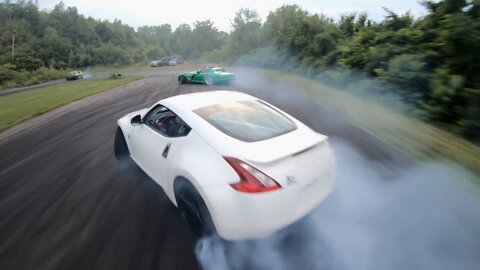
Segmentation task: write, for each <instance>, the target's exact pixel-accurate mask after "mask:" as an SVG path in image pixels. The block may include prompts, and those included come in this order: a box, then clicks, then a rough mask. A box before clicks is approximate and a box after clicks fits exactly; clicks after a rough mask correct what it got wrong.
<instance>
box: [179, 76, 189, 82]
mask: <svg viewBox="0 0 480 270" xmlns="http://www.w3.org/2000/svg"><path fill="white" fill-rule="evenodd" d="M178 82H179V83H180V84H184V83H186V82H187V78H185V77H183V76H180V77H179V78H178Z"/></svg>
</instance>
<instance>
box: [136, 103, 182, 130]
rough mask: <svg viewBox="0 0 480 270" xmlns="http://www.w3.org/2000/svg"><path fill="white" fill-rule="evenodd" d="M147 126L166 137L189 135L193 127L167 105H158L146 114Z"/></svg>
mask: <svg viewBox="0 0 480 270" xmlns="http://www.w3.org/2000/svg"><path fill="white" fill-rule="evenodd" d="M144 122H145V124H146V125H147V126H149V127H150V128H152V129H153V130H155V131H157V132H158V133H160V134H162V135H163V136H166V137H183V136H187V135H188V133H189V132H190V130H191V128H190V127H189V126H188V125H187V124H186V123H185V122H184V121H183V120H182V119H181V118H180V117H178V116H177V115H176V114H175V113H174V112H172V111H171V110H170V109H168V108H167V107H165V106H162V105H157V106H155V107H154V108H152V109H151V110H150V112H148V113H147V115H145V119H144Z"/></svg>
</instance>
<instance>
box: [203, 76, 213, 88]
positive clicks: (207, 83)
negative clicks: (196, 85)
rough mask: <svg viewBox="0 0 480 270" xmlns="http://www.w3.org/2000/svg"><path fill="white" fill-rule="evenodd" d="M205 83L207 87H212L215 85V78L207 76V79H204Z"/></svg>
mask: <svg viewBox="0 0 480 270" xmlns="http://www.w3.org/2000/svg"><path fill="white" fill-rule="evenodd" d="M203 83H205V84H206V85H209V86H210V85H212V84H213V78H212V76H207V77H205V79H203Z"/></svg>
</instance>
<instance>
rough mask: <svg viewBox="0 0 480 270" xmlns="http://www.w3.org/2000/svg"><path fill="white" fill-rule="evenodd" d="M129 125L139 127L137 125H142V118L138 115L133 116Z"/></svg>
mask: <svg viewBox="0 0 480 270" xmlns="http://www.w3.org/2000/svg"><path fill="white" fill-rule="evenodd" d="M130 123H131V124H132V125H139V124H141V123H142V117H141V116H140V114H138V115H135V116H134V117H133V118H132V120H131V121H130Z"/></svg>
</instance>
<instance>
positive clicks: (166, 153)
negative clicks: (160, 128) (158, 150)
mask: <svg viewBox="0 0 480 270" xmlns="http://www.w3.org/2000/svg"><path fill="white" fill-rule="evenodd" d="M170 145H171V143H167V145H166V146H165V148H164V149H163V153H162V156H163V157H164V158H167V156H168V151H170Z"/></svg>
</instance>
